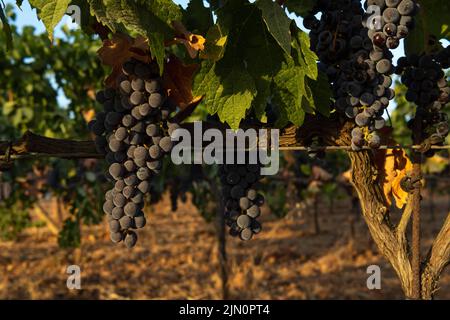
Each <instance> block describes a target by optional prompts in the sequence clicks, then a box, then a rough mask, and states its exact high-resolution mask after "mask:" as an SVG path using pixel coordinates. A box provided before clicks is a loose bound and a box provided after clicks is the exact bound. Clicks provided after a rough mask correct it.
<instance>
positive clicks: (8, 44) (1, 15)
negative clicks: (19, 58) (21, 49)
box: [0, 3, 13, 51]
mask: <svg viewBox="0 0 450 320" xmlns="http://www.w3.org/2000/svg"><path fill="white" fill-rule="evenodd" d="M0 20H1V22H2V28H3V33H4V34H5V37H6V50H7V51H9V50H11V49H12V48H13V39H12V31H11V26H10V25H9V23H8V18H7V17H6V15H5V12H4V11H3V6H2V5H1V3H0Z"/></svg>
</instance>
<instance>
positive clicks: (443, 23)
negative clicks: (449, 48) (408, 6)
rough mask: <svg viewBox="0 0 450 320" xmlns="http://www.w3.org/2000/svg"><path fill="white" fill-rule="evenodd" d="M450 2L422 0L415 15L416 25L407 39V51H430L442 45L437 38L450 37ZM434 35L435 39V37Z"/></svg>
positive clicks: (444, 0) (445, 0)
mask: <svg viewBox="0 0 450 320" xmlns="http://www.w3.org/2000/svg"><path fill="white" fill-rule="evenodd" d="M449 16H450V3H449V2H448V1H447V0H422V1H420V10H419V11H418V13H417V15H416V16H415V20H416V25H415V27H414V29H412V30H410V33H409V35H408V37H406V40H405V50H406V52H407V53H418V54H420V53H422V52H430V51H433V50H434V49H435V48H438V47H440V43H439V42H437V40H440V39H447V40H449V39H450V22H449V20H448V17H449ZM433 37H434V39H433Z"/></svg>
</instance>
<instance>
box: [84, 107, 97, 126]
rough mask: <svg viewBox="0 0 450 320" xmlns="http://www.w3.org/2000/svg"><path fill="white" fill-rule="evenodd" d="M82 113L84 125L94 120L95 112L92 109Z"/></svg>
mask: <svg viewBox="0 0 450 320" xmlns="http://www.w3.org/2000/svg"><path fill="white" fill-rule="evenodd" d="M82 113H83V118H84V120H85V121H86V123H89V122H91V121H92V120H93V119H94V118H95V110H94V109H89V110H84V111H82Z"/></svg>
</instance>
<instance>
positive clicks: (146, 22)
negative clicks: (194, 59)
mask: <svg viewBox="0 0 450 320" xmlns="http://www.w3.org/2000/svg"><path fill="white" fill-rule="evenodd" d="M89 3H90V5H91V13H92V14H93V15H95V16H96V17H97V19H98V20H99V21H100V22H102V23H103V24H105V25H106V26H108V27H109V28H110V29H111V30H112V31H113V32H115V31H117V30H120V29H121V28H122V26H123V27H124V28H126V30H128V31H129V32H131V33H134V34H138V35H143V36H146V37H147V38H148V39H149V45H150V48H151V52H152V56H153V57H154V58H156V60H157V62H158V65H159V67H160V71H161V72H163V68H164V39H166V38H172V37H173V29H172V27H171V23H172V21H180V20H181V18H182V12H181V9H180V7H179V6H177V5H176V4H174V3H173V2H172V1H171V0H148V1H144V0H122V1H117V0H103V1H101V0H89Z"/></svg>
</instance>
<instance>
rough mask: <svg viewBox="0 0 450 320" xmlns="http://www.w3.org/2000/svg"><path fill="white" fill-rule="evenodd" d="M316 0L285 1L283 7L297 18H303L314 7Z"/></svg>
mask: <svg viewBox="0 0 450 320" xmlns="http://www.w3.org/2000/svg"><path fill="white" fill-rule="evenodd" d="M316 2H317V0H302V1H299V0H286V1H284V5H285V6H286V8H287V9H288V11H290V12H293V13H295V14H296V15H298V16H302V17H304V16H305V15H307V14H308V13H309V11H311V10H312V9H313V8H314V6H315V5H316Z"/></svg>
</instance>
